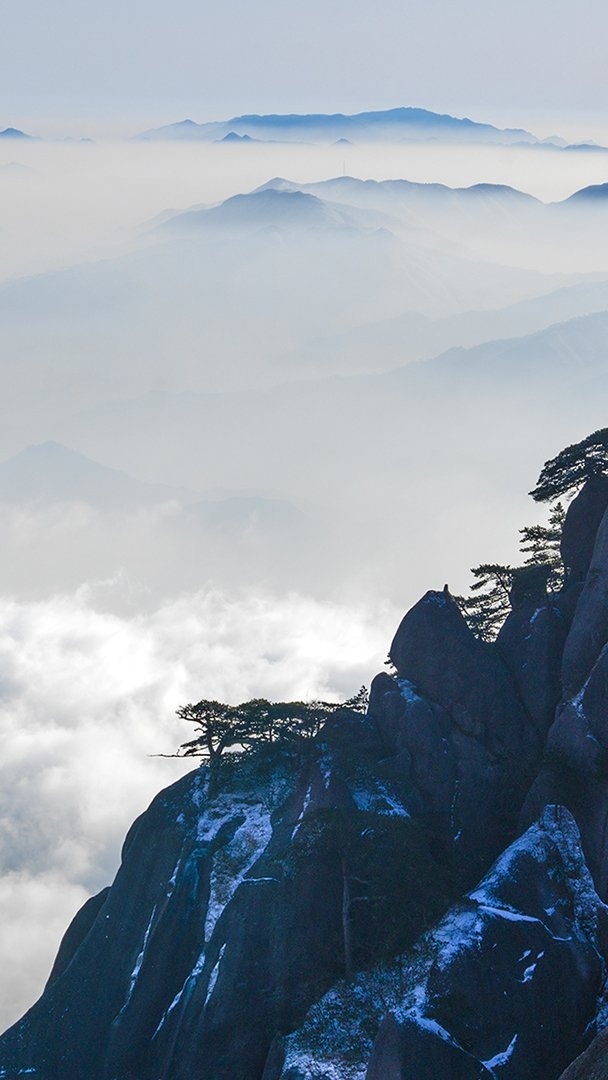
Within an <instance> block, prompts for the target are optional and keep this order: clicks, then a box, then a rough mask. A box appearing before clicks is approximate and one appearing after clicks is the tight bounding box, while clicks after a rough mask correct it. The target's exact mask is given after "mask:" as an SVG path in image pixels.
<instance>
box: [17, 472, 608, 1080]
mask: <svg viewBox="0 0 608 1080" xmlns="http://www.w3.org/2000/svg"><path fill="white" fill-rule="evenodd" d="M607 506H608V480H593V481H588V482H587V484H586V485H585V487H584V488H583V489H582V490H581V492H580V494H579V495H578V496H577V498H576V499H575V500H574V501H573V502H572V504H571V506H570V509H569V511H568V515H567V518H566V523H565V527H564V536H563V540H562V552H563V556H564V560H565V563H566V566H567V569H568V576H567V581H566V585H565V587H564V589H563V590H562V591H561V592H560V593H557V594H555V595H547V591H546V580H547V570H546V567H540V568H538V567H537V568H532V570H530V571H528V569H526V571H525V573H522V574H520V575H519V576H518V577H517V579H516V581H515V582H514V589H513V591H512V595H511V603H512V611H511V613H510V615H509V616H508V618H507V619H506V621H505V623H504V625H503V627H502V629H501V630H500V633H499V635H498V638H497V640H496V641H495V642H493V643H490V644H489V643H486V642H482V641H480V640H479V639H477V638H476V637H475V636H474V635H473V634H472V632H471V630H470V629H469V627H468V626H467V624H466V622H465V620H464V618H463V616H462V614H461V612H460V609H459V607H458V605H457V603H456V602H455V600H454V599H453V598H452V597H451V596H450V594H449V592H448V591H447V588H446V589H444V590H443V591H442V592H435V591H431V592H427V593H426V594H425V595H424V596H423V597H422V599H421V600H420V601H419V602H418V603H417V604H416V605H415V606H414V607H413V608H412V610H411V611H410V612H408V614H407V615H406V616H405V618H404V619H403V620H402V622H401V624H400V626H399V628H398V630H397V633H396V635H395V638H394V641H393V644H392V646H391V651H390V657H391V660H392V664H393V665H394V672H393V674H388V673H383V674H381V675H378V676H377V677H376V679H375V680H374V682H373V684H372V688H371V693H370V703H369V709H368V714H367V715H366V716H362V715H361V714H359V713H356V712H354V711H353V710H350V712H349V713H348V714H345V713H343V714H341V715H340V714H335V715H334V717H333V719H330V720H329V721H328V723H327V724H326V726H325V728H324V729H323V731H322V732H321V733H320V735H318V736H317V737H316V738H315V739H314V740H310V741H308V742H307V743H306V744H304V743H302V744H298V745H297V746H294V745H292V746H291V747H286V746H285V745H283V746H275V747H274V748H271V749H268V747H266V748H264V747H262V748H261V749H260V750H259V751H258V752H256V753H252V754H251V755H249V756H248V755H244V756H243V757H241V756H239V755H234V756H232V755H231V756H230V758H229V760H224V761H222V762H221V763H220V764H219V765H217V766H214V767H213V768H212V767H210V766H203V767H202V768H201V769H199V770H197V771H195V772H193V773H191V774H190V775H189V776H187V777H185V778H184V779H183V780H181V781H179V783H177V784H175V785H173V786H172V787H170V788H168V789H167V790H166V791H164V792H162V793H161V794H160V795H159V796H158V797H157V798H156V799H155V800H154V802H153V803H152V805H151V806H150V808H149V809H148V810H147V811H146V812H145V813H144V814H143V815H142V816H141V818H139V819H138V820H137V821H136V822H135V824H134V825H133V827H132V828H131V830H130V832H129V834H128V836H127V839H126V841H125V845H124V849H123V859H122V865H121V867H120V870H119V872H118V875H117V877H116V880H115V881H114V883H113V885H112V886H111V887H110V888H108V889H105V890H103V891H102V892H101V893H100V894H99V895H98V896H96V897H93V898H92V899H91V900H89V901H88V902H87V904H85V905H84V907H83V908H82V910H81V911H80V912H79V913H78V915H77V916H76V918H75V919H74V921H73V922H72V925H71V926H70V927H69V928H68V930H67V932H66V935H65V937H64V940H63V942H62V944H61V947H60V950H59V953H58V955H57V959H56V962H55V964H54V967H53V970H52V972H51V975H50V977H49V981H48V983H47V987H46V989H45V992H44V994H43V995H42V997H41V999H40V1001H39V1002H37V1003H36V1004H35V1005H34V1006H33V1007H32V1009H30V1011H29V1012H28V1013H27V1014H26V1015H25V1016H24V1017H23V1018H22V1019H21V1020H20V1021H19V1022H18V1023H17V1024H15V1025H14V1026H13V1027H12V1028H11V1029H10V1030H9V1031H8V1032H6V1033H5V1034H4V1035H3V1036H2V1037H0V1080H17V1077H22V1076H26V1075H27V1076H30V1077H32V1078H33V1080H443V1078H445V1080H447V1078H450V1080H452V1078H456V1080H457V1078H462V1080H475V1078H486V1077H494V1078H499V1077H500V1078H502V1077H504V1078H505V1080H558V1077H559V1076H560V1074H561V1073H562V1072H563V1070H564V1069H565V1068H567V1067H568V1066H569V1063H570V1062H572V1063H573V1064H572V1065H571V1066H570V1069H569V1071H568V1072H566V1074H565V1076H566V1078H567V1080H575V1078H579V1080H608V1067H606V1065H605V1064H603V1061H604V1060H605V1059H606V1055H607V1054H608V1044H607V1043H606V1038H605V1036H604V1037H600V1038H599V1040H598V1041H596V1042H594V1043H592V1045H591V1046H590V1047H589V1050H588V1051H586V1047H587V1046H589V1044H590V1043H591V1040H592V1039H593V1037H594V1035H595V1033H596V1030H601V1029H602V1028H603V1027H605V1024H606V1016H607V1015H608V1013H607V1002H608V987H607V985H606V970H605V958H606V954H607V950H608V932H607V929H606V909H605V907H604V903H603V901H605V900H606V899H608V643H607V642H608V509H607ZM524 830H525V831H524ZM522 834H523V835H522ZM477 882H480V884H478V885H477V886H476V887H475V884H476V883H477ZM581 1053H582V1057H580V1058H577V1055H579V1054H581ZM575 1058H577V1060H576V1061H575V1060H574V1059H575ZM573 1070H574V1071H573ZM577 1070H578V1071H577ZM581 1070H582V1071H581ZM585 1070H587V1071H585ZM602 1070H604V1071H602Z"/></svg>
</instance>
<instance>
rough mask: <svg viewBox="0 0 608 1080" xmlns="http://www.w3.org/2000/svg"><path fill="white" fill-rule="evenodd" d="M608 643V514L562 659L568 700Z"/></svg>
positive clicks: (599, 531)
mask: <svg viewBox="0 0 608 1080" xmlns="http://www.w3.org/2000/svg"><path fill="white" fill-rule="evenodd" d="M607 641H608V513H605V514H604V516H603V518H602V520H601V522H600V526H599V529H598V531H597V536H596V539H595V544H594V547H593V555H592V557H591V564H590V566H589V569H588V571H587V576H586V577H585V583H584V585H583V588H582V591H581V594H580V596H579V598H578V601H577V604H576V609H575V612H574V618H573V620H572V626H571V628H570V632H569V634H568V637H567V638H566V644H565V645H564V655H563V659H562V685H563V691H564V696H565V697H570V696H572V695H574V694H576V693H577V692H578V691H579V690H580V689H581V687H582V686H583V684H584V682H585V679H587V678H588V676H589V674H590V672H591V668H592V667H593V664H594V663H595V661H596V660H597V657H598V656H599V654H600V652H601V650H602V648H603V646H604V645H605V644H606V642H607Z"/></svg>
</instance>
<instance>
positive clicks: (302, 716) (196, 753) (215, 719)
mask: <svg viewBox="0 0 608 1080" xmlns="http://www.w3.org/2000/svg"><path fill="white" fill-rule="evenodd" d="M367 701H368V694H367V690H366V688H365V687H364V686H362V687H361V689H360V690H359V691H358V693H357V694H355V696H354V697H352V698H349V700H348V701H345V702H341V703H336V702H329V701H311V702H306V701H268V700H267V699H266V698H253V699H252V700H251V701H244V702H241V704H240V705H227V704H225V703H224V702H223V701H209V700H202V701H199V702H197V704H196V705H192V704H188V705H182V706H181V707H180V708H179V709H178V710H177V715H178V716H179V717H180V718H181V719H182V720H188V721H189V722H190V723H193V724H195V725H196V731H197V735H196V738H194V739H191V740H189V741H188V742H185V743H182V745H181V746H180V748H179V755H178V756H180V757H202V758H206V759H207V760H208V761H210V762H214V761H217V760H218V759H219V758H220V757H221V755H222V754H223V753H224V751H225V750H228V749H232V750H233V751H238V752H241V753H243V752H247V751H251V750H254V749H258V748H261V747H262V746H264V745H270V744H273V743H282V744H283V745H291V746H297V745H298V744H299V745H301V744H302V743H306V742H307V741H308V740H311V739H314V738H315V737H316V736H317V735H318V734H319V732H320V731H321V728H322V727H323V725H324V724H325V723H326V722H327V721H328V720H329V719H330V717H333V716H336V715H337V714H338V715H340V714H341V715H343V716H344V717H345V718H347V717H348V715H349V714H352V713H364V712H365V711H366V709H367Z"/></svg>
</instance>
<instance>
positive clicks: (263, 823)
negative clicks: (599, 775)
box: [0, 720, 453, 1080]
mask: <svg viewBox="0 0 608 1080" xmlns="http://www.w3.org/2000/svg"><path fill="white" fill-rule="evenodd" d="M348 734H349V741H348V745H347V746H346V745H343V741H342V734H341V732H340V731H339V730H337V731H335V732H333V733H332V738H333V742H331V740H330V742H328V743H324V744H322V745H321V746H319V747H317V748H315V751H314V753H311V754H310V755H309V756H308V759H306V756H305V759H304V760H299V761H298V762H297V763H296V762H294V760H292V757H291V756H288V757H287V760H283V759H282V758H280V759H279V761H278V762H275V764H274V765H273V766H272V767H270V765H269V764H268V763H266V765H261V764H260V762H257V763H256V764H255V765H254V764H253V763H250V762H248V761H244V762H242V763H240V764H239V763H236V762H235V763H233V764H231V763H229V762H227V763H226V765H225V768H224V770H223V773H224V775H223V776H220V779H219V781H218V780H216V781H215V783H217V784H219V787H218V789H217V790H216V792H215V793H214V792H213V790H212V788H210V783H211V780H210V777H209V772H208V770H207V769H202V770H199V771H197V772H195V773H193V774H190V775H189V776H187V777H186V778H185V779H183V780H181V781H179V782H178V783H177V784H175V785H173V787H171V788H169V789H168V790H167V791H166V792H163V793H162V794H161V795H160V796H158V798H157V799H156V800H155V801H154V802H153V804H152V806H151V807H150V809H149V810H148V811H147V812H146V813H145V814H144V815H143V816H142V817H141V818H140V819H139V820H138V821H137V822H136V823H135V825H134V826H133V828H132V829H131V832H130V834H129V836H128V837H127V841H126V842H125V849H124V854H123V863H122V866H121V869H120V871H119V873H118V876H117V878H116V881H115V883H114V885H113V886H112V888H111V889H110V890H109V891H108V893H107V894H106V895H105V897H100V898H99V900H96V901H94V902H89V907H88V908H87V909H86V910H85V911H84V912H83V913H81V915H80V916H77V919H76V921H75V923H74V924H73V925H72V927H71V928H70V930H69V931H68V933H67V935H66V938H65V940H64V943H63V945H62V948H61V950H60V956H61V958H62V959H61V963H60V964H59V965H57V966H56V971H55V976H54V978H53V980H52V981H51V982H50V983H49V986H48V989H47V990H46V992H45V994H44V995H43V997H42V999H41V1000H40V1002H39V1003H38V1004H37V1005H35V1006H34V1007H33V1008H32V1009H31V1010H30V1012H29V1013H28V1014H27V1015H26V1016H25V1017H24V1019H23V1020H22V1021H20V1022H19V1023H18V1024H17V1025H15V1026H14V1027H13V1028H12V1029H10V1030H9V1032H7V1033H6V1035H5V1036H4V1037H3V1038H2V1039H1V1040H0V1065H1V1067H2V1069H3V1070H4V1071H3V1072H1V1074H0V1075H2V1076H3V1077H6V1078H8V1080H10V1078H12V1077H16V1076H17V1075H20V1070H23V1069H29V1070H30V1075H32V1076H33V1077H36V1078H39V1080H58V1078H59V1077H61V1080H83V1078H85V1077H86V1080H116V1078H119V1080H161V1078H166V1080H182V1078H183V1080H186V1078H187V1080H197V1078H200V1080H235V1078H236V1077H243V1078H247V1080H249V1078H254V1077H259V1076H261V1074H262V1071H263V1069H264V1065H265V1061H266V1058H267V1055H268V1052H269V1048H270V1046H271V1044H272V1042H273V1039H274V1038H275V1036H276V1035H277V1033H278V1032H285V1031H288V1030H290V1029H292V1028H293V1027H294V1026H295V1025H296V1024H297V1023H299V1022H300V1021H301V1019H302V1018H303V1016H304V1014H305V1012H306V1010H307V1008H308V1007H309V1006H310V1004H311V1003H312V1002H313V1001H315V1000H317V999H318V998H319V997H320V996H321V994H322V993H324V992H325V991H326V990H327V989H328V987H329V986H330V985H331V984H332V983H333V982H335V980H336V979H338V978H340V977H341V976H343V975H344V973H345V971H349V970H353V971H354V970H356V969H357V968H360V967H361V966H364V965H368V964H369V963H370V962H372V961H373V960H374V959H375V958H376V957H379V956H381V955H383V954H386V953H387V951H388V952H389V953H390V952H391V951H395V949H398V948H401V947H403V944H404V942H406V941H408V940H409V941H411V940H413V939H414V938H415V937H416V936H417V934H418V933H419V932H420V931H421V929H422V928H423V927H424V926H425V925H426V924H427V923H428V920H429V919H433V918H435V917H436V916H437V914H439V913H440V911H441V910H445V908H446V906H447V904H448V902H449V898H450V896H451V895H453V894H450V892H449V890H448V886H447V883H446V881H445V880H444V873H443V870H442V869H441V868H440V867H439V866H438V865H437V864H436V863H435V861H434V859H433V857H432V855H431V854H430V852H429V850H428V845H427V843H426V840H425V838H424V835H423V833H422V832H421V830H420V829H419V827H418V826H417V825H416V823H415V822H414V821H413V820H412V818H411V816H410V814H409V811H408V810H407V808H406V805H405V802H404V798H403V789H402V788H401V789H400V787H399V785H398V784H394V783H392V782H391V779H390V777H388V776H387V777H384V778H383V777H382V776H381V772H382V770H381V768H380V769H378V770H377V769H375V768H370V767H369V760H370V758H371V760H374V759H373V747H374V743H373V740H372V739H371V738H370V733H369V732H368V731H367V729H366V725H365V722H364V721H363V720H362V721H361V724H360V725H359V729H357V724H356V723H354V722H353V723H351V724H350V725H349V733H348ZM366 760H367V761H368V766H367V767H366V768H363V767H362V765H363V764H364V763H365V761H366ZM376 760H377V755H376ZM93 1003H94V1004H93Z"/></svg>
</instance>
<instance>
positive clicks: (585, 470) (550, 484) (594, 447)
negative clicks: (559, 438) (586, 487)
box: [530, 428, 608, 502]
mask: <svg viewBox="0 0 608 1080" xmlns="http://www.w3.org/2000/svg"><path fill="white" fill-rule="evenodd" d="M606 473H608V428H601V429H600V430H599V431H594V432H592V433H591V435H587V437H586V438H585V439H581V441H580V442H578V443H573V444H572V446H566V447H565V448H564V449H563V450H560V452H559V454H556V456H555V457H554V458H551V459H550V460H549V461H546V462H545V464H544V465H543V467H542V469H541V473H540V476H539V478H538V480H537V482H536V487H535V488H533V489H532V491H531V492H530V495H531V496H532V498H533V499H534V500H535V502H551V501H552V500H553V499H559V498H560V497H561V496H562V495H567V494H569V493H570V492H573V491H575V490H576V489H577V488H579V487H581V486H582V485H583V484H584V483H585V480H589V479H590V477H592V476H603V475H605V474H606Z"/></svg>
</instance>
